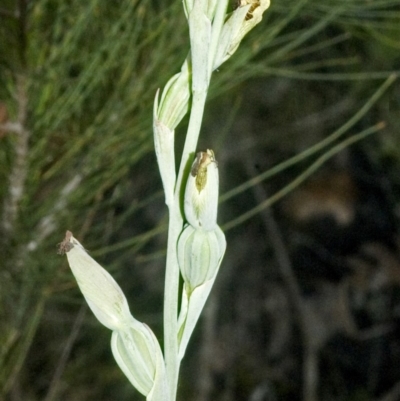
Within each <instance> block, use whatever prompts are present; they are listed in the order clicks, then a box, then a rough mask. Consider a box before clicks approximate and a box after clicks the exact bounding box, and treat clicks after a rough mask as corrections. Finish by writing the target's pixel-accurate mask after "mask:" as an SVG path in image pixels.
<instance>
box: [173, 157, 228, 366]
mask: <svg viewBox="0 0 400 401" xmlns="http://www.w3.org/2000/svg"><path fill="white" fill-rule="evenodd" d="M218 186H219V184H218V164H217V161H216V160H215V155H214V152H213V151H212V150H209V149H208V150H207V151H206V152H199V153H198V154H197V156H196V159H195V160H194V162H193V165H192V168H191V171H190V174H189V177H188V180H187V183H186V189H185V199H184V211H185V217H186V220H187V223H188V224H186V225H185V227H184V229H183V231H182V233H181V235H180V237H179V240H178V247H177V251H178V252H177V255H178V262H179V268H180V271H181V274H182V277H183V280H184V288H183V294H182V307H181V312H180V316H179V326H180V329H179V356H180V358H183V355H184V353H185V350H186V346H187V343H188V341H189V338H190V336H191V334H192V332H193V330H194V327H195V325H196V323H197V320H198V318H199V316H200V313H201V311H202V309H203V307H204V304H205V302H206V300H207V298H208V295H209V293H210V291H211V288H212V286H213V284H214V281H215V278H216V276H217V273H218V270H219V266H220V264H221V261H222V257H223V255H224V253H225V248H226V240H225V235H224V233H223V232H222V230H221V229H220V228H219V227H218V225H217V209H218Z"/></svg>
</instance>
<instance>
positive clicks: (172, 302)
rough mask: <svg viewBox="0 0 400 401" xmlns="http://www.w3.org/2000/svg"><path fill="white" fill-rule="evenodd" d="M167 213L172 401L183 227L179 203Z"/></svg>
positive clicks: (168, 355) (167, 311)
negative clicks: (179, 249)
mask: <svg viewBox="0 0 400 401" xmlns="http://www.w3.org/2000/svg"><path fill="white" fill-rule="evenodd" d="M169 213H170V219H169V227H168V245H167V265H166V271H165V289H164V354H165V355H164V357H165V367H166V373H167V377H168V383H169V390H170V401H174V400H175V398H176V390H177V386H178V374H179V358H178V335H177V332H178V295H179V293H178V291H179V265H178V259H177V254H176V244H177V242H178V238H179V234H180V233H181V231H182V226H183V218H182V215H181V213H180V210H179V203H177V202H174V204H173V205H171V207H170V210H169Z"/></svg>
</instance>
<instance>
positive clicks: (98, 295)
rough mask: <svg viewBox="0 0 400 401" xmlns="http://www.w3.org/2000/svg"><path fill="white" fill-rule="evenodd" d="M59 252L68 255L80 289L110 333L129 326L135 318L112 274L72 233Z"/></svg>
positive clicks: (67, 234) (68, 234)
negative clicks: (128, 323) (91, 255)
mask: <svg viewBox="0 0 400 401" xmlns="http://www.w3.org/2000/svg"><path fill="white" fill-rule="evenodd" d="M59 253H60V254H64V253H66V255H67V259H68V263H69V265H70V267H71V270H72V273H73V275H74V276H75V278H76V281H77V283H78V286H79V288H80V290H81V292H82V294H83V296H84V297H85V299H86V302H87V303H88V305H89V307H90V309H91V310H92V312H93V313H94V315H95V316H96V318H97V319H98V320H99V321H100V323H101V324H103V325H104V326H106V327H108V328H109V329H110V330H120V329H121V328H123V327H125V325H126V324H127V322H129V321H130V320H131V319H132V315H131V313H130V311H129V306H128V302H127V300H126V298H125V295H124V293H123V292H122V290H121V287H120V286H119V285H118V284H117V282H116V281H115V280H114V279H113V278H112V276H111V275H110V273H108V272H107V271H106V270H105V269H103V268H102V267H101V266H100V265H99V264H98V263H97V262H96V261H95V260H94V259H93V258H91V257H90V256H89V254H88V253H87V252H86V250H85V248H84V247H83V246H82V245H81V244H80V242H79V241H78V240H77V239H76V238H74V237H73V236H72V233H71V232H70V231H67V233H66V235H65V239H64V241H63V242H62V243H61V244H60V246H59Z"/></svg>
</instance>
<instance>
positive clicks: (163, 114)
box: [154, 59, 190, 131]
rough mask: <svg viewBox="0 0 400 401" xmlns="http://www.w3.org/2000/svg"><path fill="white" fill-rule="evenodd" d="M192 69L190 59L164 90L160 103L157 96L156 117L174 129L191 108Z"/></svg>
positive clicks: (158, 120)
mask: <svg viewBox="0 0 400 401" xmlns="http://www.w3.org/2000/svg"><path fill="white" fill-rule="evenodd" d="M189 99H190V71H189V59H186V60H185V62H184V63H183V65H182V69H181V72H180V73H178V74H176V75H174V76H173V77H172V78H171V79H170V80H169V81H168V82H167V84H166V85H165V88H164V90H163V91H162V95H161V100H160V103H159V104H157V103H158V99H157V98H156V102H155V104H154V119H155V120H157V122H159V123H162V124H163V125H165V126H167V127H168V128H169V129H170V130H171V131H173V130H174V129H175V128H176V126H177V125H178V124H179V123H180V121H181V120H182V118H183V117H184V116H185V114H186V113H187V112H188V110H189Z"/></svg>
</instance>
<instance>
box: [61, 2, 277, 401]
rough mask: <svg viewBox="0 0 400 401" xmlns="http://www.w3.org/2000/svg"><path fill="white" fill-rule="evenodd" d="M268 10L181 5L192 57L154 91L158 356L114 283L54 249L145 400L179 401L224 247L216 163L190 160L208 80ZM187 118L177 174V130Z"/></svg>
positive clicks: (77, 253) (76, 251)
mask: <svg viewBox="0 0 400 401" xmlns="http://www.w3.org/2000/svg"><path fill="white" fill-rule="evenodd" d="M268 7H269V0H240V1H238V2H237V4H236V6H235V9H234V10H233V11H231V12H229V13H228V0H183V9H184V13H185V16H186V19H187V21H188V24H189V36H190V53H189V55H188V56H187V58H186V60H185V61H184V62H183V65H182V67H181V70H180V72H179V73H178V74H176V75H174V76H173V77H172V78H171V79H170V80H169V81H168V82H167V84H166V86H165V88H164V89H163V91H162V93H161V96H160V94H159V91H158V92H157V94H156V96H155V102H154V119H153V132H154V145H155V152H156V156H157V161H158V167H159V170H160V175H161V180H162V184H163V188H164V192H165V203H166V205H167V207H168V212H169V229H168V245H167V260H166V274H165V295H164V353H163V352H162V350H161V347H160V345H159V342H158V340H157V338H156V336H155V335H154V333H153V332H152V330H151V329H150V328H149V327H148V326H147V325H146V324H144V323H141V322H139V321H138V320H136V319H135V318H134V317H133V316H132V314H131V312H130V310H129V306H128V302H127V299H126V297H125V295H124V293H123V292H122V290H121V288H120V287H119V285H118V284H117V283H116V281H115V280H114V279H113V278H112V276H111V275H110V274H109V273H108V272H107V271H106V270H105V269H104V268H103V267H101V266H100V265H99V264H98V263H97V262H96V261H95V260H94V259H93V258H92V257H91V256H90V255H89V254H88V253H87V252H86V250H85V249H84V247H83V246H82V245H81V244H80V243H79V241H78V240H77V239H76V238H74V236H73V234H72V233H71V232H70V231H67V233H66V236H65V239H64V240H63V241H62V242H61V244H60V247H59V252H60V253H61V254H66V255H67V259H68V263H69V265H70V267H71V270H72V273H73V274H74V276H75V278H76V281H77V283H78V286H79V288H80V290H81V292H82V294H83V296H84V297H85V300H86V302H87V303H88V305H89V307H90V308H91V310H92V311H93V313H94V314H95V316H96V317H97V319H98V320H99V321H100V323H102V324H103V325H104V326H106V327H107V328H109V329H110V330H111V331H112V337H111V349H112V352H113V355H114V357H115V360H116V361H117V363H118V365H119V367H120V368H121V370H122V371H123V372H124V374H125V375H126V377H127V378H128V380H129V381H130V382H131V383H132V385H133V386H134V387H135V388H136V389H137V390H138V391H139V392H140V393H141V394H143V395H144V396H145V397H146V399H147V400H148V401H174V400H175V399H176V392H177V385H178V374H179V368H180V363H181V360H182V358H183V357H184V354H185V350H186V347H187V345H188V342H189V339H190V337H191V335H192V333H193V330H194V328H195V326H196V323H197V321H198V319H199V317H200V314H201V311H202V309H203V307H204V305H205V303H206V300H207V298H208V295H209V294H210V291H211V289H212V286H213V284H214V281H215V278H216V276H217V273H218V270H219V267H220V264H221V261H222V258H223V255H224V253H225V248H226V241H225V235H224V233H223V232H222V230H221V229H220V228H219V226H218V225H217V208H218V186H219V184H218V163H217V160H216V158H215V154H214V152H213V151H212V150H210V149H207V150H206V151H203V152H198V153H197V154H196V146H197V142H198V137H199V133H200V128H201V123H202V118H203V111H204V105H205V101H206V98H207V92H208V88H209V85H210V80H211V75H212V72H213V71H214V70H216V69H217V68H219V67H220V66H221V64H223V63H224V62H225V61H226V60H228V59H229V58H230V57H231V56H232V54H233V53H234V52H235V51H236V50H237V48H238V46H239V44H240V42H241V40H242V39H243V37H244V36H245V35H246V34H247V33H248V32H249V31H250V30H251V29H252V28H253V27H254V26H255V25H257V24H258V23H259V22H260V21H261V19H262V14H263V13H264V11H265V10H266V9H267V8H268ZM188 112H190V119H189V126H188V131H187V134H186V139H185V145H184V148H183V152H182V156H181V160H180V164H179V166H180V167H179V170H178V172H177V171H176V169H175V166H176V164H175V151H174V136H175V133H174V131H175V128H176V127H177V126H178V124H179V123H180V122H181V120H182V118H183V117H184V116H185V115H186V113H188ZM182 199H183V202H182ZM181 279H182V280H183V293H182V294H181V297H179V282H180V280H181ZM179 299H181V301H180V302H178V301H179Z"/></svg>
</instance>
